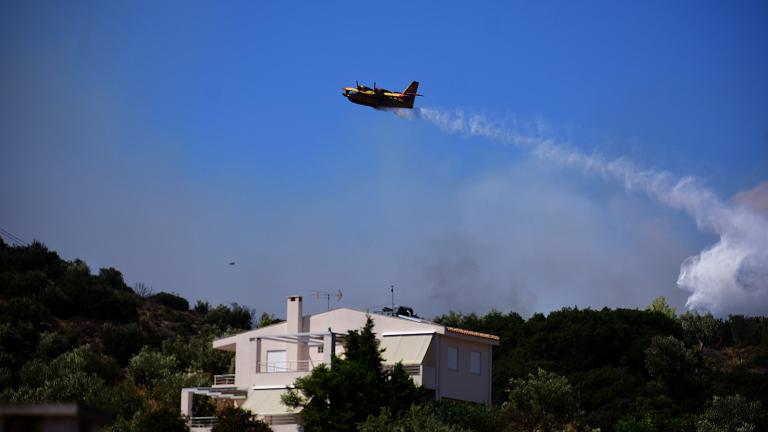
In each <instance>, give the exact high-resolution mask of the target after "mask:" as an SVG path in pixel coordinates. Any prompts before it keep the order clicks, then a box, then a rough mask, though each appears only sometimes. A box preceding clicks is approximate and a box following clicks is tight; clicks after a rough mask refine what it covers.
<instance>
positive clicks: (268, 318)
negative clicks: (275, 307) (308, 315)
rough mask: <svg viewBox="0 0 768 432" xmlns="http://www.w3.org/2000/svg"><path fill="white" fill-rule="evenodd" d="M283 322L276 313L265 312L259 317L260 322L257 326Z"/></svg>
mask: <svg viewBox="0 0 768 432" xmlns="http://www.w3.org/2000/svg"><path fill="white" fill-rule="evenodd" d="M280 322H283V320H281V319H280V318H277V317H275V315H274V314H269V313H266V312H263V313H262V314H261V316H260V317H259V322H258V323H257V324H256V327H257V328H262V327H266V326H269V325H272V324H277V323H280Z"/></svg>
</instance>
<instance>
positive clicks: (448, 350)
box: [181, 296, 499, 431]
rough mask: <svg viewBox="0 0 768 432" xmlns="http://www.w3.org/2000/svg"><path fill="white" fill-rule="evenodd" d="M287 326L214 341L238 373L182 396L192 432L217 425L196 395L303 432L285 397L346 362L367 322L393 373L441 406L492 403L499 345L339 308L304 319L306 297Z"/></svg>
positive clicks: (293, 300)
mask: <svg viewBox="0 0 768 432" xmlns="http://www.w3.org/2000/svg"><path fill="white" fill-rule="evenodd" d="M287 303H288V310H287V320H286V321H284V322H281V323H278V324H274V325H271V326H267V327H262V328H258V329H255V330H250V331H246V332H243V333H240V334H236V335H233V336H228V337H225V338H221V339H217V340H215V341H213V347H214V348H216V349H220V350H224V351H230V352H234V353H235V373H234V374H233V375H217V376H215V377H214V382H213V386H211V387H203V388H185V389H183V390H182V391H181V412H182V414H183V415H185V416H187V417H190V419H191V423H192V426H193V430H194V429H195V428H196V427H199V428H201V430H204V429H206V428H207V427H209V426H210V424H211V423H210V422H211V421H213V420H214V419H210V418H198V417H192V412H191V408H192V397H193V395H194V394H204V395H208V396H213V397H218V398H226V399H231V400H233V401H234V403H236V404H237V405H238V406H240V407H242V408H243V409H248V410H251V411H252V412H254V413H255V414H257V415H258V416H259V417H260V418H262V419H263V420H265V421H266V422H267V423H269V424H270V425H271V426H272V428H273V429H274V430H275V431H296V430H298V429H299V426H298V425H299V423H300V415H301V413H300V412H292V411H291V410H290V409H288V408H287V407H286V406H284V405H283V404H282V403H281V401H280V395H281V394H282V393H284V392H285V390H286V389H287V388H288V387H289V386H290V385H292V384H293V382H294V381H295V380H296V378H298V377H301V376H304V375H307V374H308V373H309V372H310V371H311V370H312V368H314V367H315V366H317V365H319V364H321V363H326V364H330V359H331V356H332V355H334V354H335V355H337V356H340V355H343V352H344V346H343V339H344V336H345V335H346V334H347V332H348V331H350V330H359V329H360V328H362V327H363V325H364V324H365V321H366V318H367V316H370V317H371V318H372V319H373V321H374V332H375V333H376V338H377V339H378V340H379V344H380V348H384V353H383V354H382V357H383V358H384V364H385V367H386V366H391V365H394V364H395V363H397V362H402V364H403V366H404V367H405V370H406V371H407V372H408V374H409V375H411V377H412V379H413V381H414V382H415V383H416V385H422V386H424V388H425V389H426V390H427V391H428V392H429V394H430V395H431V396H432V397H433V398H435V399H441V398H450V399H458V400H465V401H472V402H477V403H483V404H490V402H491V367H492V365H491V358H492V356H491V353H492V349H493V346H497V345H498V344H499V337H498V336H494V335H489V334H485V333H478V332H474V331H469V330H463V329H459V328H453V327H446V326H442V325H439V324H436V323H433V322H430V321H426V320H423V319H420V318H415V317H412V316H409V315H410V314H408V313H407V312H406V314H404V315H396V314H392V313H390V314H388V315H384V314H376V313H372V314H368V313H366V312H362V311H357V310H353V309H347V308H340V309H334V310H330V311H327V312H322V313H318V314H314V315H307V316H304V314H303V304H302V297H300V296H290V297H288V301H287Z"/></svg>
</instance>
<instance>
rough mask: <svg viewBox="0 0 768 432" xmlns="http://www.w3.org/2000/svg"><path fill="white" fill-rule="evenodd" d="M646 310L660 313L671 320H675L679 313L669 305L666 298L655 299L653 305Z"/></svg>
mask: <svg viewBox="0 0 768 432" xmlns="http://www.w3.org/2000/svg"><path fill="white" fill-rule="evenodd" d="M645 310H647V311H648V312H658V313H660V314H662V315H665V316H667V317H669V318H671V319H675V316H676V313H677V311H676V310H675V308H673V307H672V306H670V305H669V304H668V303H667V299H666V298H665V297H664V296H659V297H656V298H655V299H653V301H652V302H651V304H649V305H648V307H647V308H646V309H645Z"/></svg>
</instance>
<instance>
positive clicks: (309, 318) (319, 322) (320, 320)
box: [213, 308, 499, 351]
mask: <svg viewBox="0 0 768 432" xmlns="http://www.w3.org/2000/svg"><path fill="white" fill-rule="evenodd" d="M337 315H338V317H337ZM369 315H370V316H371V317H373V318H374V319H375V320H376V321H380V320H384V321H386V322H389V323H391V324H393V323H396V322H400V323H402V327H403V331H404V332H406V333H407V332H421V331H422V329H423V331H427V332H434V333H439V334H445V335H449V336H450V335H453V336H458V337H468V338H479V339H481V340H476V341H477V342H484V343H491V344H493V345H498V344H499V337H498V336H496V335H492V334H487V333H481V332H476V331H472V330H465V329H461V328H457V327H446V326H443V325H441V324H437V323H434V322H432V321H427V320H424V319H417V318H409V317H400V316H388V315H378V314H371V313H368V312H365V311H359V310H355V309H349V308H338V309H332V310H330V311H326V312H320V313H316V314H312V315H305V316H303V317H302V320H303V327H304V328H305V329H306V330H311V331H314V330H318V329H323V330H322V331H324V330H325V329H327V328H328V327H334V328H333V330H334V331H336V332H339V331H341V332H342V334H343V333H345V332H346V330H345V328H346V327H349V326H350V325H351V324H349V323H350V321H349V319H348V318H349V317H350V316H355V317H357V318H354V322H357V320H363V319H364V317H365V316H369ZM345 320H346V326H345V325H342V326H341V328H337V327H336V325H337V324H338V323H337V321H342V322H344V321H345ZM354 325H358V324H354ZM378 325H379V324H377V326H378ZM386 327H387V326H385V330H384V333H390V335H392V336H394V334H392V333H391V332H390V331H389V330H386ZM389 327H390V328H391V325H390V326H389ZM396 327H398V328H399V327H401V325H400V324H396ZM311 328H313V329H314V330H312V329H311ZM350 328H351V327H350ZM286 330H287V323H286V322H285V321H283V322H281V323H278V324H274V325H270V326H266V327H261V328H257V329H253V330H248V331H246V332H243V333H239V334H236V335H231V336H228V337H224V338H220V339H215V340H214V341H213V347H214V348H217V349H221V350H225V351H235V349H236V348H235V344H236V341H237V339H238V338H240V337H251V338H253V337H263V336H278V335H281V334H286ZM306 330H305V331H306ZM403 334H404V333H403Z"/></svg>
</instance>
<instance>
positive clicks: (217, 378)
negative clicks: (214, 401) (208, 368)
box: [201, 374, 235, 418]
mask: <svg viewBox="0 0 768 432" xmlns="http://www.w3.org/2000/svg"><path fill="white" fill-rule="evenodd" d="M213 385H214V386H225V385H235V375H234V374H227V375H214V376H213ZM201 418H202V417H201Z"/></svg>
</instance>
